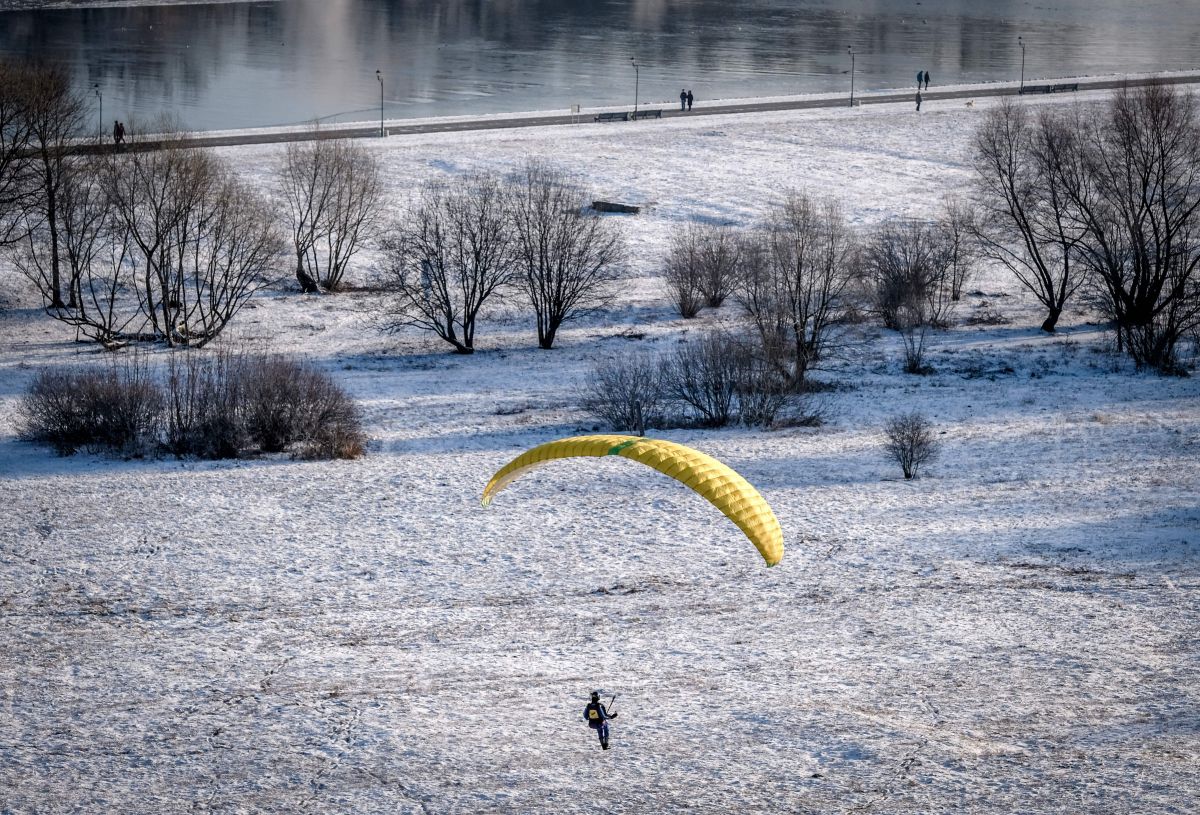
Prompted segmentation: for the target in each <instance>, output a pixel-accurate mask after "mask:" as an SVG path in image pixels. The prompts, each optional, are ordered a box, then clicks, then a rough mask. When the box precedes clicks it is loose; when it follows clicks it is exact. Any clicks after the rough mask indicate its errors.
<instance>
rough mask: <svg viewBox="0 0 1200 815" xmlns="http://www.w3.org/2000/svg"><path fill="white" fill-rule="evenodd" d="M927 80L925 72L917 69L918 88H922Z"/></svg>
mask: <svg viewBox="0 0 1200 815" xmlns="http://www.w3.org/2000/svg"><path fill="white" fill-rule="evenodd" d="M924 81H925V72H924V71H917V90H921V83H922V82H924Z"/></svg>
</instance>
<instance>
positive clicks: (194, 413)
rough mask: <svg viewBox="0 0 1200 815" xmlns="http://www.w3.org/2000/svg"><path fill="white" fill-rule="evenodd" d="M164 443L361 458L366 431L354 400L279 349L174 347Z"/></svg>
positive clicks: (186, 449)
mask: <svg viewBox="0 0 1200 815" xmlns="http://www.w3.org/2000/svg"><path fill="white" fill-rule="evenodd" d="M167 402H168V406H169V412H168V417H167V446H168V449H169V450H170V452H171V453H173V454H174V455H176V456H180V457H183V456H196V457H198V458H234V457H237V456H239V455H242V454H243V453H246V452H263V453H279V452H289V451H290V452H292V453H294V454H296V455H298V456H301V457H305V458H357V457H358V456H360V455H362V454H363V452H364V450H365V445H366V437H365V435H364V434H363V432H362V428H361V420H360V418H359V414H358V409H357V407H356V406H355V404H354V402H353V401H352V400H351V399H350V397H349V396H348V395H347V394H346V392H345V391H344V390H342V389H341V388H340V387H338V385H337V384H336V383H335V382H334V381H333V379H332V378H331V377H330V376H329V375H328V374H327V373H325V372H324V371H321V370H319V369H317V368H314V367H313V366H311V365H309V364H307V363H304V362H301V361H298V360H294V359H290V358H288V357H284V356H276V355H255V354H246V353H240V352H237V351H232V350H228V349H221V350H220V351H218V352H217V353H215V354H198V353H194V352H187V353H185V354H182V355H175V356H173V357H172V359H171V362H170V368H169V371H168V377H167Z"/></svg>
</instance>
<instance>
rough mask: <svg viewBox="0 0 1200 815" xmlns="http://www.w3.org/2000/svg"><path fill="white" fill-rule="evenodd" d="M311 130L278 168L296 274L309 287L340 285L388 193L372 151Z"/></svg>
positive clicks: (370, 234)
mask: <svg viewBox="0 0 1200 815" xmlns="http://www.w3.org/2000/svg"><path fill="white" fill-rule="evenodd" d="M313 135H314V136H316V138H313V139H311V140H309V141H304V142H293V143H291V144H289V145H288V147H287V151H286V153H285V154H284V160H283V164H282V166H281V167H280V170H279V185H280V190H281V195H282V198H283V200H284V202H285V204H286V207H287V215H288V223H289V224H290V226H291V235H292V246H293V248H294V249H295V252H296V279H297V280H298V281H299V282H300V286H301V288H302V289H303V290H304V292H305V293H312V292H316V291H319V290H320V287H321V286H323V287H324V288H326V289H328V290H330V291H337V290H339V289H340V288H341V286H342V280H343V278H344V277H345V274H346V270H347V268H348V266H349V264H350V261H351V259H352V258H353V257H354V255H355V254H356V253H357V252H358V251H359V249H361V248H362V246H363V244H364V243H365V242H366V241H368V240H370V239H371V238H372V237H373V236H374V234H375V231H376V230H375V226H374V224H375V219H376V218H377V217H378V214H379V213H378V210H379V207H380V205H381V203H382V201H383V197H384V191H383V183H382V180H381V178H380V174H379V162H378V160H377V159H376V158H375V156H374V154H372V153H370V152H368V151H367V150H365V149H363V148H362V147H361V146H359V145H356V144H354V143H353V142H351V141H349V140H346V139H328V138H320V133H319V132H317V133H314V134H313Z"/></svg>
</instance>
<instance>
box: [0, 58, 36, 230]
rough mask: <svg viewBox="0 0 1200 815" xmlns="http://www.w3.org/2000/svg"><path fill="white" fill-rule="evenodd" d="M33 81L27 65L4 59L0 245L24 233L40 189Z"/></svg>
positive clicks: (0, 121)
mask: <svg viewBox="0 0 1200 815" xmlns="http://www.w3.org/2000/svg"><path fill="white" fill-rule="evenodd" d="M29 83H30V77H29V70H28V69H27V68H26V67H25V66H23V65H16V64H14V63H9V62H0V246H6V245H8V244H11V243H15V242H17V241H19V240H20V239H21V238H22V237H24V234H25V229H26V222H25V218H24V217H23V216H24V214H25V212H26V210H27V209H28V208H29V207H30V206H32V204H33V196H34V193H35V192H36V189H37V183H36V182H37V179H36V177H34V176H32V175H31V172H32V170H33V162H32V154H31V151H30V143H31V139H32V134H31V132H30V128H29V115H28V101H29Z"/></svg>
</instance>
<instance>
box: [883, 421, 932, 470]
mask: <svg viewBox="0 0 1200 815" xmlns="http://www.w3.org/2000/svg"><path fill="white" fill-rule="evenodd" d="M883 433H884V449H885V450H886V451H887V454H888V456H889V457H890V458H891V459H893V460H894V461H895V462H896V463H897V464H899V465H900V469H901V470H903V472H904V477H905V478H908V479H911V478H916V477H917V472H918V470H920V468H921V466H922V465H924V464H928V463H929V462H931V461H933V460H934V459H935V458H937V455H938V445H937V437H936V436H934V435H933V428H932V426H931V425H930V423H929V420H928V419H926V418H925V417H924V416H923V415H921V414H920V413H918V412H916V411H914V412H912V413H902V414H900V415H898V416H893V417H892V418H891V419H888V421H887V423H886V424H885V425H884V428H883Z"/></svg>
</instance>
